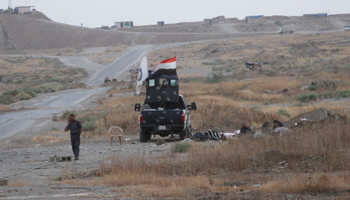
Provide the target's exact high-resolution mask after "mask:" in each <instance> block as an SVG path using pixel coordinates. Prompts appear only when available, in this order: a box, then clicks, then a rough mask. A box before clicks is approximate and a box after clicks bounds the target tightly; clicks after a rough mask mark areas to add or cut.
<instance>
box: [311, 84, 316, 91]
mask: <svg viewBox="0 0 350 200" xmlns="http://www.w3.org/2000/svg"><path fill="white" fill-rule="evenodd" d="M309 90H317V87H316V85H311V86H309Z"/></svg>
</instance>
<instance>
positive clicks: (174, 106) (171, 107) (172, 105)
mask: <svg viewBox="0 0 350 200" xmlns="http://www.w3.org/2000/svg"><path fill="white" fill-rule="evenodd" d="M145 105H146V104H145ZM145 105H144V106H143V107H150V108H151V109H156V110H158V108H163V110H174V109H186V105H185V103H184V101H183V99H182V98H181V97H179V102H178V103H174V102H155V103H148V104H147V105H148V106H145Z"/></svg>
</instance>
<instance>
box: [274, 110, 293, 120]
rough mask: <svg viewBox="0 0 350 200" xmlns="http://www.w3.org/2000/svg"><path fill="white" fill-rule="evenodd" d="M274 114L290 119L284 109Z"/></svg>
mask: <svg viewBox="0 0 350 200" xmlns="http://www.w3.org/2000/svg"><path fill="white" fill-rule="evenodd" d="M276 114H279V115H282V116H286V117H288V118H289V117H290V114H289V113H288V112H287V111H286V110H285V109H279V110H278V112H276Z"/></svg>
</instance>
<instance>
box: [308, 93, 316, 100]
mask: <svg viewBox="0 0 350 200" xmlns="http://www.w3.org/2000/svg"><path fill="white" fill-rule="evenodd" d="M309 99H310V101H316V100H317V96H316V94H309Z"/></svg>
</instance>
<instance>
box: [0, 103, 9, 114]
mask: <svg viewBox="0 0 350 200" xmlns="http://www.w3.org/2000/svg"><path fill="white" fill-rule="evenodd" d="M10 110H11V109H10V108H9V107H7V106H6V105H3V104H0V112H6V111H10Z"/></svg>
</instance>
